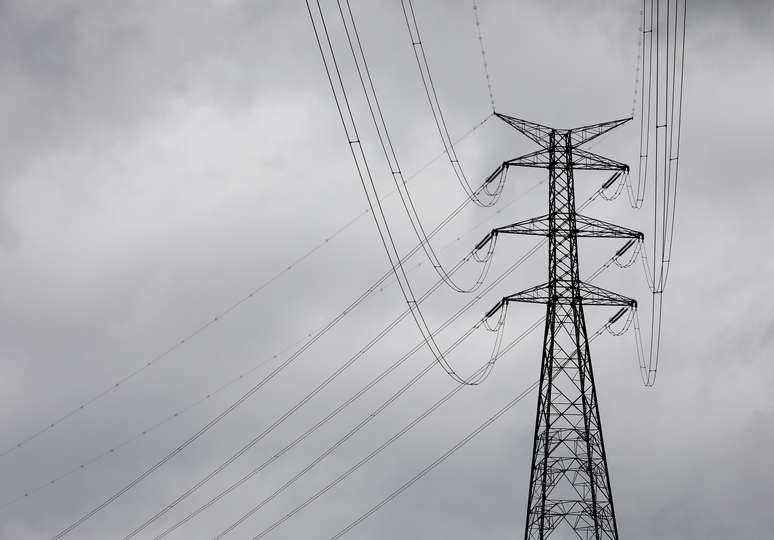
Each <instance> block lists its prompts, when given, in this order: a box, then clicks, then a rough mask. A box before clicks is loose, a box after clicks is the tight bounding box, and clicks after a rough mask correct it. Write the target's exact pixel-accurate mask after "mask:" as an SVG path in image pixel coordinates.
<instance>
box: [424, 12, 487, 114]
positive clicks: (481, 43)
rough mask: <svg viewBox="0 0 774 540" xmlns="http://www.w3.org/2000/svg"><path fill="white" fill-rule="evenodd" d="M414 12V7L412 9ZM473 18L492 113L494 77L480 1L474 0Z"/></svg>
mask: <svg viewBox="0 0 774 540" xmlns="http://www.w3.org/2000/svg"><path fill="white" fill-rule="evenodd" d="M412 13H413V9H412ZM473 18H474V19H475V21H476V35H477V36H478V44H479V47H480V49H481V64H482V66H483V68H484V78H485V79H486V88H487V90H488V91H489V104H490V105H491V106H492V113H494V112H495V98H494V92H493V91H492V78H491V77H490V76H489V61H488V60H487V57H486V47H484V37H483V36H482V35H481V20H480V19H479V15H478V2H476V0H473Z"/></svg>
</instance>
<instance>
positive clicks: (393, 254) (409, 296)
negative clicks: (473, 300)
mask: <svg viewBox="0 0 774 540" xmlns="http://www.w3.org/2000/svg"><path fill="white" fill-rule="evenodd" d="M306 4H307V10H308V12H309V18H310V21H311V23H312V28H313V31H314V34H315V39H316V41H317V46H318V49H319V52H320V56H321V59H322V62H323V66H324V68H325V72H326V75H327V78H328V82H329V83H330V87H331V92H332V94H333V98H334V102H335V104H336V108H337V111H338V114H339V118H340V120H341V123H342V126H343V128H344V132H345V135H346V137H347V142H348V145H349V150H350V153H351V155H352V159H353V161H354V164H355V168H356V171H357V174H358V177H359V179H360V183H361V185H362V187H363V190H364V192H365V194H366V199H367V200H368V204H369V206H370V207H371V209H372V215H373V218H374V222H375V224H376V227H377V231H378V233H379V238H380V240H381V242H382V245H383V247H384V250H385V252H386V254H387V258H388V260H389V263H390V267H391V268H392V270H393V272H394V273H395V277H396V279H397V281H398V285H399V287H400V289H401V293H402V294H403V297H404V299H405V301H406V305H407V306H408V307H409V309H410V311H411V316H412V318H413V319H414V322H415V323H416V326H417V329H418V330H419V331H420V333H421V334H422V337H423V339H424V341H425V343H426V344H427V347H428V349H429V350H430V351H431V352H432V353H433V356H434V357H435V359H436V361H437V362H438V364H439V366H441V368H442V369H443V370H444V371H445V372H446V374H447V375H449V376H450V377H451V378H452V379H454V380H456V381H458V382H459V381H463V380H464V379H462V378H461V377H460V376H459V375H458V374H457V373H456V372H455V370H454V368H453V367H452V366H451V365H450V364H449V362H448V361H447V360H446V358H445V357H444V355H443V352H442V351H441V349H440V347H439V346H438V344H437V343H436V342H435V340H434V338H433V337H432V331H431V330H430V328H429V325H428V324H427V321H426V320H425V318H424V315H423V313H422V311H421V310H420V309H419V306H418V305H417V300H416V297H415V295H414V292H413V290H412V287H411V282H410V281H409V279H408V276H407V275H406V272H405V269H404V268H403V264H402V262H401V257H400V254H399V252H398V249H397V246H396V245H395V240H394V238H393V236H392V231H391V230H390V227H389V223H388V221H387V216H386V214H385V212H384V208H383V207H382V203H381V199H380V198H379V194H378V190H377V188H376V183H375V180H374V177H373V175H372V173H371V170H370V168H369V165H368V159H367V157H366V154H365V151H364V149H363V145H362V142H361V139H360V135H359V132H358V129H357V123H356V122H355V118H354V116H353V113H352V108H351V106H350V103H349V98H348V96H347V91H346V87H345V85H344V82H343V79H342V75H341V71H340V67H339V63H338V60H337V58H336V54H335V51H334V49H333V45H332V42H331V37H330V33H329V31H328V27H327V24H326V22H325V17H324V15H323V12H322V7H321V6H320V3H319V1H318V2H317V11H318V12H319V17H320V23H319V24H320V27H321V28H322V33H323V34H324V36H325V43H326V46H324V45H323V41H322V37H321V32H320V30H319V29H318V23H317V21H316V20H315V16H314V14H313V13H312V9H311V6H310V5H309V2H308V0H307V2H306ZM337 5H338V8H339V14H340V15H341V20H342V23H343V25H344V28H345V32H346V34H347V42H348V43H349V47H350V50H351V52H352V55H353V58H355V60H356V62H355V63H356V67H357V71H358V76H359V78H360V81H361V85H362V86H363V89H364V92H365V94H366V99H367V101H368V104H369V111H370V113H371V117H372V119H373V120H374V123H375V124H377V121H376V116H375V113H374V108H373V105H372V104H371V99H370V98H369V96H368V91H367V90H366V86H365V82H364V79H363V70H362V69H361V67H360V64H359V62H357V50H356V49H355V46H354V43H353V41H352V34H351V33H350V30H349V28H348V25H347V19H346V17H345V15H344V11H343V10H342V7H341V2H340V1H339V0H337ZM348 8H349V5H348ZM348 13H349V20H350V23H352V24H353V25H354V17H353V16H352V11H351V9H348ZM353 31H354V32H355V36H356V37H358V36H357V33H356V27H354V26H353ZM326 51H327V53H326ZM360 54H361V56H364V55H363V54H362V48H360ZM328 56H330V58H328ZM334 74H335V75H334ZM334 77H335V80H334ZM371 89H372V90H373V85H371ZM345 111H346V112H345ZM377 127H378V124H377ZM377 131H379V130H378V129H377ZM379 139H380V141H382V143H384V139H383V138H382V137H381V134H380V136H379ZM383 149H385V147H384V144H383ZM385 152H386V149H385ZM388 161H389V160H388ZM395 165H397V164H395ZM391 167H392V165H391ZM399 173H400V170H399V169H392V176H393V179H394V181H395V185H396V187H397V188H398V193H399V194H400V195H401V200H402V201H403V203H404V208H405V209H406V210H407V211H409V213H410V210H409V209H410V208H411V207H412V206H411V205H410V204H408V202H407V200H406V197H405V196H403V189H402V188H405V182H404V181H403V180H402V176H401V178H400V180H399V179H398V176H397V175H398V174H399ZM484 188H485V185H483V186H482V189H484ZM412 224H413V225H415V227H414V230H415V233H416V232H418V231H420V230H421V229H419V228H417V227H416V224H415V223H413V222H412ZM422 236H424V234H423V235H422ZM419 240H420V245H422V247H423V248H424V249H425V253H426V254H428V257H430V256H431V255H430V254H431V253H432V249H431V248H428V245H429V244H428V243H427V242H426V241H425V240H424V238H422V237H420V238H419ZM491 251H492V253H493V250H491ZM490 257H491V254H490ZM431 261H432V263H433V268H434V269H435V270H436V272H437V273H438V274H439V276H440V277H441V278H442V279H444V282H445V283H447V284H449V281H450V280H449V279H448V277H449V276H448V273H447V272H446V271H445V270H443V268H442V267H441V266H440V263H439V262H438V260H437V258H435V259H431ZM474 288H477V286H476V287H474Z"/></svg>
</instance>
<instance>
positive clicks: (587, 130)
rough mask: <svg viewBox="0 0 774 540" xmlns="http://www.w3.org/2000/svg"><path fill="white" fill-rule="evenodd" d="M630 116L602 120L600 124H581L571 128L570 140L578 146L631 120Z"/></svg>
mask: <svg viewBox="0 0 774 540" xmlns="http://www.w3.org/2000/svg"><path fill="white" fill-rule="evenodd" d="M631 119H632V117H629V118H621V119H619V120H611V121H609V122H601V123H599V124H591V125H588V126H581V127H577V128H573V129H571V130H570V141H571V142H572V145H573V146H574V147H578V146H580V145H582V144H586V143H587V142H589V141H593V140H594V139H596V138H597V137H600V136H602V135H604V134H605V133H607V132H608V131H610V130H613V129H615V128H617V127H618V126H621V125H623V124H625V123H626V122H628V121H629V120H631Z"/></svg>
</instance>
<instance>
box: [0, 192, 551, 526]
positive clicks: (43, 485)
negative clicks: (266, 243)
mask: <svg viewBox="0 0 774 540" xmlns="http://www.w3.org/2000/svg"><path fill="white" fill-rule="evenodd" d="M543 183H544V181H543V180H541V181H539V182H537V183H535V184H533V185H532V186H531V187H529V188H527V189H526V190H524V191H521V192H520V193H519V194H517V195H516V196H515V197H513V198H512V199H511V200H510V201H509V202H508V203H507V204H505V205H504V206H503V207H502V208H500V209H499V210H496V211H495V212H492V213H491V214H490V215H489V216H487V217H486V218H484V219H482V220H479V221H478V222H477V223H476V224H475V225H473V226H472V227H470V228H469V229H467V230H466V232H465V233H463V234H461V235H458V236H457V237H455V238H454V240H452V241H451V242H449V243H447V244H445V245H444V246H443V247H442V249H446V248H448V247H451V246H452V245H453V244H455V243H457V242H460V241H461V240H462V238H464V237H465V236H467V235H469V234H470V233H472V232H473V231H475V230H477V229H479V228H480V227H481V226H483V225H484V224H486V223H487V222H488V221H491V220H492V219H494V218H495V217H497V216H498V215H499V214H500V213H501V212H502V211H503V210H505V209H507V208H508V207H510V206H511V205H513V204H514V203H516V202H517V201H519V200H521V198H522V197H524V196H526V195H527V194H529V193H530V192H532V191H534V190H535V189H536V188H537V187H539V186H540V185H542V184H543ZM444 221H445V220H444ZM414 250H415V251H414V253H416V251H418V250H419V246H415V248H414ZM411 255H412V253H409V254H408V255H406V256H405V257H404V259H405V260H408V259H409V258H410V257H411ZM420 267H422V261H420V262H419V263H417V264H415V265H414V266H413V267H412V269H417V268H420ZM392 275H393V274H392V271H391V270H390V271H388V272H387V273H386V274H385V276H383V277H384V279H389V277H391V276H392ZM388 286H389V283H388V284H387V285H384V284H383V283H382V284H380V282H377V283H376V284H374V286H373V287H371V289H372V291H373V292H372V293H371V294H375V293H377V292H379V293H380V292H382V291H383V290H384V289H385V288H386V287H388ZM377 287H378V288H377ZM323 326H325V325H323ZM323 326H321V327H319V328H318V330H320V329H321V328H322V327H323ZM315 333H316V331H312V332H308V333H307V334H305V336H304V337H303V338H301V339H300V340H297V341H296V342H295V343H293V344H291V345H288V346H287V347H285V348H283V349H282V350H280V351H278V352H277V353H275V354H273V355H272V356H271V357H267V358H264V359H262V360H261V361H259V362H258V363H257V364H255V365H253V366H252V367H250V368H249V369H247V370H246V371H243V372H241V373H239V374H238V375H236V376H234V377H232V378H230V379H229V380H228V381H226V382H225V383H223V384H221V385H220V386H218V387H217V388H214V389H212V390H209V391H208V392H207V393H206V394H202V395H201V396H199V397H198V398H197V399H195V400H194V401H192V402H191V403H189V404H188V405H186V406H184V407H181V408H179V409H177V410H175V411H174V412H172V413H170V414H168V415H167V416H165V417H164V418H162V419H160V420H157V421H155V422H154V423H152V424H150V425H148V426H146V427H145V428H143V429H141V430H138V431H137V432H135V433H134V434H132V435H130V436H129V437H127V438H125V439H123V440H122V441H121V442H119V443H117V444H115V445H113V446H110V447H109V448H107V449H105V450H103V451H101V452H99V453H96V454H94V455H92V456H91V457H89V458H87V459H84V460H82V461H81V462H79V463H78V464H77V465H75V466H73V467H70V468H69V469H66V470H65V471H63V472H61V473H58V474H56V475H54V476H52V477H50V478H48V479H47V480H46V481H44V482H40V483H38V484H36V485H34V486H31V487H28V488H26V489H24V490H23V491H21V492H20V493H18V494H17V495H15V496H12V497H11V498H9V499H7V500H5V501H4V502H2V503H0V511H2V510H5V509H6V508H8V507H10V506H11V505H13V504H15V503H17V502H19V501H22V500H25V499H29V497H30V496H32V495H34V494H36V493H38V492H40V491H42V490H44V489H47V488H50V487H53V486H54V485H57V484H59V483H60V482H61V481H62V480H64V479H65V478H68V477H70V476H72V475H73V474H75V473H78V472H84V471H86V470H87V469H89V468H90V467H91V466H92V465H94V464H96V463H98V462H100V461H102V460H103V459H105V458H107V457H109V456H115V455H116V453H117V452H118V451H119V450H121V449H123V448H125V447H127V446H129V445H130V444H132V443H134V442H136V441H137V440H139V439H141V438H144V437H146V436H147V435H149V434H150V433H152V432H154V431H156V430H157V429H159V428H161V427H162V426H164V425H166V424H168V423H169V422H171V421H172V420H176V419H178V418H181V417H182V416H183V415H185V414H186V413H188V412H190V411H191V410H193V409H194V408H196V407H198V406H199V405H202V404H204V403H207V402H209V401H210V400H211V399H212V398H214V397H215V396H216V395H218V394H220V393H222V392H223V391H225V390H227V389H228V388H230V387H232V386H234V385H235V384H237V383H240V382H242V381H243V380H245V379H246V378H247V377H248V376H249V375H252V374H253V373H255V372H256V371H257V370H259V369H260V368H261V367H263V366H265V365H266V364H267V363H269V362H270V361H274V360H276V359H277V358H279V357H280V356H281V355H282V353H284V352H286V351H287V350H289V349H291V348H293V347H295V346H298V345H299V344H300V343H302V342H303V341H305V340H307V339H309V338H311V337H312V336H313V335H314V334H315Z"/></svg>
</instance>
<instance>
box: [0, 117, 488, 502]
mask: <svg viewBox="0 0 774 540" xmlns="http://www.w3.org/2000/svg"><path fill="white" fill-rule="evenodd" d="M491 117H492V116H491V115H489V116H487V117H486V118H484V119H483V120H481V121H479V122H478V123H476V124H475V125H474V126H473V127H472V128H470V129H469V130H468V131H466V132H465V133H464V134H463V135H462V136H460V137H459V138H458V139H456V144H459V143H461V142H462V141H464V140H465V139H467V138H468V137H469V136H470V135H472V134H473V133H474V132H475V131H476V130H478V129H479V128H480V127H481V126H483V125H484V124H485V123H486V122H487V121H488V120H489V119H490V118H491ZM445 153H446V150H442V151H441V152H440V153H438V154H437V155H435V157H433V158H432V159H431V160H429V161H427V162H426V163H425V164H424V165H423V166H421V167H420V168H419V169H418V170H417V171H415V172H414V173H413V174H411V175H410V176H408V177H407V178H406V182H410V181H411V180H413V179H414V178H415V177H417V176H419V175H420V174H421V173H423V172H424V171H425V170H427V168H428V167H430V166H431V165H432V164H434V163H435V162H437V161H438V160H439V159H441V158H442V157H443V156H444V155H445ZM395 193H396V191H395V190H392V191H390V192H389V193H387V195H386V196H385V197H391V196H392V195H394V194H395ZM465 205H467V202H466V203H465ZM460 211H461V210H460ZM370 212H371V209H370V208H367V209H365V210H363V211H362V212H360V213H359V214H357V215H356V216H354V217H353V218H351V219H350V220H349V221H347V222H346V223H345V224H344V225H342V226H341V227H339V228H338V229H336V230H335V231H333V232H332V233H331V234H329V235H328V236H326V237H325V238H323V240H321V241H320V242H319V243H317V244H315V245H314V246H312V247H311V248H310V249H308V250H307V251H306V252H304V253H303V254H301V255H300V256H298V257H296V258H295V259H294V260H293V261H291V262H290V263H289V264H287V265H285V266H284V267H283V268H282V269H281V270H279V271H278V272H276V273H275V274H273V275H272V276H271V277H270V278H268V279H267V280H265V281H264V282H262V283H261V284H260V285H258V286H256V287H255V288H253V289H252V290H251V291H250V292H248V293H247V294H245V295H244V296H242V297H241V298H239V299H238V300H237V301H235V302H233V303H232V304H230V305H229V306H227V307H226V308H225V309H222V310H221V311H219V312H218V313H217V314H216V315H214V316H212V317H210V318H208V319H207V321H206V322H205V323H203V324H202V325H200V326H199V327H197V328H196V329H195V330H193V331H192V332H190V333H188V334H186V335H185V336H184V337H182V338H180V339H178V340H177V341H176V342H175V343H174V344H173V345H171V346H170V347H168V348H167V349H165V350H164V351H163V352H161V353H159V354H157V355H156V356H154V357H153V358H151V359H150V360H148V361H147V362H145V363H144V364H142V365H141V366H139V367H137V368H136V369H134V370H133V371H130V372H129V373H127V374H126V375H123V376H122V377H120V378H118V379H116V380H114V381H112V382H111V383H110V384H109V385H106V386H105V387H104V388H103V389H102V390H100V391H98V392H97V393H95V394H93V395H92V396H91V397H89V398H87V399H85V400H82V401H81V402H80V403H79V404H78V405H77V406H76V407H73V408H71V409H68V410H66V412H65V413H63V414H60V415H59V416H57V417H55V418H53V419H52V420H50V421H49V422H47V423H46V424H45V425H44V426H41V427H40V428H38V429H37V430H35V431H33V432H32V433H30V434H29V435H27V436H25V437H23V438H21V439H18V440H16V442H14V443H12V444H10V445H8V446H7V447H5V448H4V449H3V450H0V458H3V457H5V456H7V455H9V454H11V453H13V452H14V451H16V450H19V449H20V448H22V447H24V446H26V445H27V444H29V443H30V442H32V441H33V440H35V439H37V438H39V437H40V436H41V435H43V434H45V433H47V432H49V431H51V430H53V429H54V428H56V427H58V426H59V425H60V424H62V423H63V422H65V421H66V420H68V419H69V418H71V417H73V416H75V415H77V414H79V413H81V412H83V411H84V410H86V409H88V408H90V407H91V406H92V405H94V403H96V402H97V401H100V400H101V399H103V398H105V397H106V396H108V395H109V394H111V393H112V392H114V391H116V390H118V389H119V388H123V387H124V386H126V383H127V382H129V381H130V380H132V379H135V378H137V377H138V376H139V375H140V374H142V373H143V372H145V371H146V370H147V369H149V368H150V367H152V366H154V365H156V364H158V363H160V362H161V361H162V360H164V359H165V358H166V357H168V356H170V355H171V354H172V353H173V352H175V351H177V350H178V349H179V348H181V347H182V346H183V345H185V344H188V343H190V341H191V340H192V339H194V338H196V337H198V336H199V335H200V334H202V333H203V332H205V331H206V330H208V329H209V328H210V327H211V326H213V325H215V324H216V323H218V322H220V321H222V320H223V319H224V318H225V317H226V316H228V315H230V314H231V313H232V312H234V311H236V310H237V309H238V308H240V307H241V306H242V305H243V304H245V303H246V302H248V301H249V300H251V299H252V298H253V297H255V296H256V295H257V294H258V293H259V292H261V291H263V290H264V289H266V288H267V287H269V286H270V285H272V284H273V283H274V282H276V281H277V280H278V279H279V278H280V277H282V276H283V275H285V274H286V273H288V272H290V271H292V270H293V269H295V268H296V267H297V266H298V265H299V264H301V263H302V262H304V261H305V260H306V259H308V258H309V257H311V256H312V255H314V254H315V253H316V252H317V251H319V250H320V249H321V248H323V247H324V246H327V245H328V244H329V243H330V241H331V240H333V239H334V238H336V237H338V236H339V235H341V234H342V233H343V232H344V231H346V230H347V229H349V228H350V227H352V226H353V225H354V224H355V223H356V222H357V221H359V220H360V219H361V218H363V217H365V216H367V215H368V214H369V213H370ZM431 234H432V233H431ZM419 249H420V246H417V247H416V251H418V250H419ZM388 274H391V272H389V273H388ZM2 506H3V505H0V509H1V508H2Z"/></svg>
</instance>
